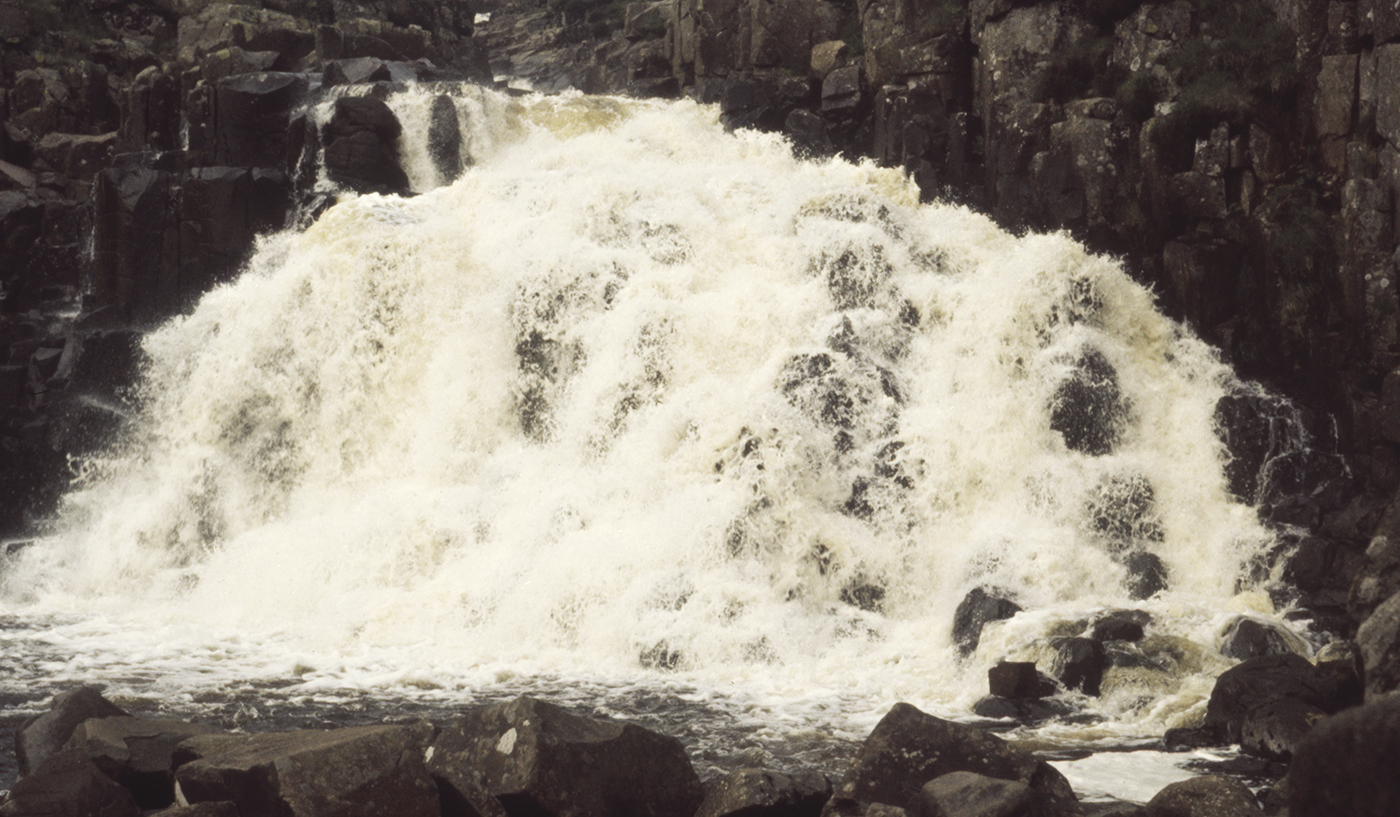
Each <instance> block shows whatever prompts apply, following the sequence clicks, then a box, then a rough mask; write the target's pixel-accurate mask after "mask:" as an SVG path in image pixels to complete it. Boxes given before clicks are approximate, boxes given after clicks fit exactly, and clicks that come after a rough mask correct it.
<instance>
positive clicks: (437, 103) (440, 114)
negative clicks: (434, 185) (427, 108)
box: [428, 94, 469, 182]
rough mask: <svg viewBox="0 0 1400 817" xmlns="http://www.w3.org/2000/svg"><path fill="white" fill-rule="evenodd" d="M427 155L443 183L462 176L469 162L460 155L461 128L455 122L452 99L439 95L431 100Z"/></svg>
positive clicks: (455, 114)
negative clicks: (463, 169)
mask: <svg viewBox="0 0 1400 817" xmlns="http://www.w3.org/2000/svg"><path fill="white" fill-rule="evenodd" d="M428 154H429V155H430V156H431V157H432V160H433V167H435V168H436V169H437V172H438V175H439V176H441V177H442V179H443V181H444V182H451V181H452V180H453V179H456V178H457V177H458V176H460V175H462V168H463V167H464V166H465V165H466V164H467V163H468V162H469V160H467V161H464V159H465V158H466V157H464V156H463V155H462V128H461V125H459V124H458V122H457V106H456V104H454V103H453V101H452V97H450V96H447V95H446V94H440V95H438V96H437V97H435V98H434V99H433V107H432V110H431V112H430V115H429V121H428Z"/></svg>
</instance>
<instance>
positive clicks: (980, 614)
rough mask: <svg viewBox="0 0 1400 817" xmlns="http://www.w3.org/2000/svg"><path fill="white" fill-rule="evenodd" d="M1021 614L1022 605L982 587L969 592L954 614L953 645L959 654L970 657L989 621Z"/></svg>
mask: <svg viewBox="0 0 1400 817" xmlns="http://www.w3.org/2000/svg"><path fill="white" fill-rule="evenodd" d="M1019 612H1021V607H1020V605H1018V604H1016V603H1015V602H1013V601H1011V600H1010V599H1005V598H1000V597H998V596H996V595H993V594H990V593H988V592H987V591H986V590H983V589H982V588H980V587H975V588H973V589H972V590H970V591H968V594H967V595H966V596H964V597H963V600H962V601H961V602H959V603H958V609H957V610H955V611H954V612H953V643H955V644H957V645H958V652H960V653H962V654H963V655H970V654H971V653H972V652H973V651H974V650H976V649H977V644H978V642H979V641H980V640H981V639H982V627H983V625H985V624H986V623H987V622H989V621H1002V620H1004V619H1008V618H1011V617H1012V616H1014V615H1016V614H1017V613H1019Z"/></svg>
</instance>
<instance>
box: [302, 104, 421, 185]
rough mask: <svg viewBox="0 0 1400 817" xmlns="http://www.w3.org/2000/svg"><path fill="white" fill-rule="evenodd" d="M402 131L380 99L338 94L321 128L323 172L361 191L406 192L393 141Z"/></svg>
mask: <svg viewBox="0 0 1400 817" xmlns="http://www.w3.org/2000/svg"><path fill="white" fill-rule="evenodd" d="M402 132H403V126H402V125H400V124H399V120H398V118H396V117H395V116H394V112H393V111H391V110H389V106H388V104H386V103H385V102H384V100H382V99H376V98H374V97H367V96H366V97H342V98H340V99H337V100H336V101H335V114H334V115H333V116H332V117H331V121H330V122H329V123H328V124H327V125H326V127H325V133H324V134H323V135H322V140H323V142H324V143H325V145H326V158H325V162H326V173H327V175H329V176H330V178H331V179H332V180H333V181H336V182H339V183H340V184H343V185H345V186H346V187H349V188H350V189H352V190H356V191H358V192H361V193H388V192H400V193H401V192H406V191H407V190H408V175H407V174H405V173H404V171H403V168H402V167H400V166H399V160H398V152H397V150H396V149H395V147H394V143H395V140H397V139H398V138H399V134H401V133H402Z"/></svg>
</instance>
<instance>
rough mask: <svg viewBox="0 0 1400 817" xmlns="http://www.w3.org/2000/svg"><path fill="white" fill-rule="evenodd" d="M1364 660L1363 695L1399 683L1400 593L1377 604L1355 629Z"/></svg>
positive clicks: (1385, 691) (1382, 690)
mask: <svg viewBox="0 0 1400 817" xmlns="http://www.w3.org/2000/svg"><path fill="white" fill-rule="evenodd" d="M1356 643H1357V645H1358V646H1359V647H1360V648H1361V656H1362V660H1363V661H1364V662H1365V667H1366V671H1365V678H1366V698H1367V700H1370V699H1371V698H1372V697H1373V696H1376V695H1381V694H1384V693H1387V692H1391V691H1393V690H1395V689H1396V688H1397V687H1400V594H1397V595H1394V596H1391V597H1390V598H1389V599H1388V600H1386V601H1385V602H1384V603H1382V604H1381V605H1380V606H1378V607H1377V608H1376V609H1375V611H1374V612H1372V613H1371V615H1370V616H1369V617H1367V619H1366V620H1365V621H1363V622H1362V623H1361V626H1360V627H1358V628H1357V630H1356Z"/></svg>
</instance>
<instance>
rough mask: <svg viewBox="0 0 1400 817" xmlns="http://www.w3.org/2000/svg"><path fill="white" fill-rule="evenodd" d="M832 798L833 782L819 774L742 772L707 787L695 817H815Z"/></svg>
mask: <svg viewBox="0 0 1400 817" xmlns="http://www.w3.org/2000/svg"><path fill="white" fill-rule="evenodd" d="M830 797H831V781H829V780H827V779H826V776H825V775H822V774H819V773H817V772H805V773H798V774H795V775H789V774H783V773H780V772H771V771H767V770H765V769H739V770H737V771H733V772H730V773H729V774H726V775H724V776H723V777H721V778H719V779H718V780H715V781H713V782H711V783H710V784H709V785H708V786H706V792H705V800H704V802H702V803H701V804H700V810H699V811H697V812H695V817H816V816H817V815H818V814H820V813H821V810H822V806H823V805H825V804H826V801H827V800H828V799H830Z"/></svg>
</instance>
